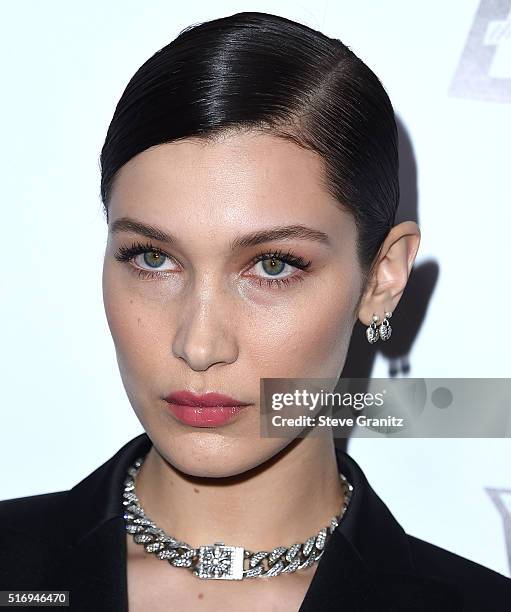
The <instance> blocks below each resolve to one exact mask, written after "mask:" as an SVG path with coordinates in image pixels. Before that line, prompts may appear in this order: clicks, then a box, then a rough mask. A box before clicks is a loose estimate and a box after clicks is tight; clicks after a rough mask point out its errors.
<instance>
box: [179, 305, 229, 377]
mask: <svg viewBox="0 0 511 612" xmlns="http://www.w3.org/2000/svg"><path fill="white" fill-rule="evenodd" d="M181 312H182V313H183V316H182V319H181V321H180V324H179V325H178V327H177V330H176V334H175V336H174V339H173V344H172V352H173V354H174V356H176V357H178V358H180V359H183V360H184V361H186V363H187V364H188V365H189V367H190V368H191V369H192V370H195V371H200V372H202V371H204V370H207V369H208V368H210V367H211V366H212V365H215V364H229V363H233V362H234V361H236V359H237V357H238V344H237V342H236V338H235V334H234V326H233V325H232V321H231V320H230V317H229V316H228V314H227V312H228V309H227V308H226V304H225V303H223V304H222V303H220V302H219V301H218V300H213V299H211V297H207V298H206V297H204V295H201V296H200V297H199V296H197V297H195V298H192V299H189V300H187V301H186V302H185V303H183V304H182V310H181Z"/></svg>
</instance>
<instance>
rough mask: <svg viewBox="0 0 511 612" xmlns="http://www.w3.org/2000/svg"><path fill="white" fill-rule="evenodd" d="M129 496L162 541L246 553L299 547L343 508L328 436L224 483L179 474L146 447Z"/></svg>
mask: <svg viewBox="0 0 511 612" xmlns="http://www.w3.org/2000/svg"><path fill="white" fill-rule="evenodd" d="M136 493H137V496H138V498H139V500H140V503H141V505H142V507H143V508H144V510H145V511H146V514H147V515H148V516H149V518H151V519H152V520H153V521H154V522H155V523H156V525H157V526H158V527H160V528H162V529H164V530H165V531H166V533H167V534H168V535H171V536H173V537H175V538H177V539H178V540H182V541H184V542H186V543H187V544H190V545H191V546H193V547H198V546H200V545H202V544H212V543H213V542H217V541H221V542H224V543H225V544H226V545H231V546H243V547H244V548H246V549H248V550H252V551H258V550H272V549H273V548H275V547H276V546H281V545H282V546H290V545H292V544H294V543H297V542H303V541H305V540H306V539H307V538H309V537H310V536H312V535H315V534H316V533H317V532H318V531H319V530H320V529H321V528H323V527H327V526H328V525H329V524H330V519H331V517H332V516H336V515H338V514H339V513H340V511H341V508H342V504H343V502H344V494H343V488H342V485H341V483H340V479H339V471H338V466H337V461H336V455H335V446H334V442H333V438H331V437H330V436H317V437H306V438H301V439H297V440H295V441H293V442H292V443H291V444H289V445H288V447H286V448H285V449H284V450H283V451H281V452H280V453H278V455H277V456H276V457H274V458H272V459H271V460H268V461H267V462H265V463H263V464H262V465H260V466H258V467H257V468H254V469H252V470H249V471H248V472H245V473H243V474H239V475H237V476H229V477H224V478H210V477H197V476H190V475H188V474H184V473H183V472H181V471H179V470H177V469H176V468H174V467H173V466H172V465H171V464H169V463H168V462H167V461H165V459H163V457H162V456H161V455H160V454H159V453H158V451H157V450H156V448H155V447H154V446H152V447H151V449H150V451H149V453H148V454H147V456H146V459H145V461H144V464H143V465H142V467H141V469H140V471H139V474H138V476H137V479H136Z"/></svg>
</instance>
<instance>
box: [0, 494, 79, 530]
mask: <svg viewBox="0 0 511 612" xmlns="http://www.w3.org/2000/svg"><path fill="white" fill-rule="evenodd" d="M68 494H69V491H53V492H51V493H41V494H39V495H28V496H26V497H14V498H12V499H4V500H1V501H0V524H1V525H2V529H3V530H5V529H7V530H11V531H17V532H23V533H26V532H27V531H33V530H37V529H44V530H46V529H52V528H56V529H58V526H59V524H62V517H63V511H64V508H65V503H66V500H67V496H68Z"/></svg>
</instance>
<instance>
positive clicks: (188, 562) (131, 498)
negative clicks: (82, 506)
mask: <svg viewBox="0 0 511 612" xmlns="http://www.w3.org/2000/svg"><path fill="white" fill-rule="evenodd" d="M143 462H144V458H143V457H141V458H139V459H137V460H136V461H135V463H134V464H133V465H132V466H131V467H130V468H129V469H128V475H127V477H126V479H125V481H124V492H123V502H122V503H123V505H124V521H125V527H126V531H127V532H128V533H131V534H132V535H133V539H134V541H135V542H136V543H137V544H142V545H143V546H144V548H145V550H146V552H148V553H153V554H155V555H156V556H157V557H158V558H159V559H161V560H167V561H168V562H169V563H170V564H171V565H174V566H176V567H186V568H188V569H189V570H191V571H192V573H193V574H194V575H195V576H198V577H199V578H207V579H213V580H242V579H243V578H264V577H268V576H278V575H279V574H281V573H282V574H284V573H291V572H295V571H297V570H301V569H305V568H307V567H310V566H311V565H313V564H314V563H316V562H317V561H319V559H320V558H321V557H322V555H323V553H324V551H325V547H326V544H327V542H328V541H329V539H330V536H331V535H332V533H333V532H334V530H335V529H336V527H337V526H338V525H339V522H340V521H341V519H342V517H343V516H344V513H345V512H346V509H347V507H348V505H349V502H350V500H351V496H352V491H353V487H352V485H351V484H350V483H349V482H348V480H347V479H346V477H345V476H344V474H339V477H340V479H341V484H342V486H343V489H344V503H343V507H342V509H341V513H340V514H339V515H337V516H334V517H332V518H331V520H330V525H329V526H328V527H324V528H323V529H321V530H320V531H319V532H318V533H317V534H316V535H314V536H311V537H310V538H308V539H307V540H306V541H305V542H303V543H297V544H293V545H292V546H290V547H285V546H277V547H276V548H274V549H273V550H272V551H269V552H266V551H260V552H251V551H249V550H245V549H244V548H243V547H242V546H226V545H224V543H223V542H215V543H214V544H212V545H211V544H208V545H204V546H200V547H199V548H193V547H192V546H190V545H189V544H186V542H182V541H179V540H176V539H175V538H173V537H172V536H169V535H167V533H166V532H165V531H164V530H163V529H161V528H159V527H157V526H156V525H155V523H154V522H153V521H152V520H151V519H150V518H149V517H148V516H147V515H146V513H145V511H144V510H143V508H142V507H141V505H140V502H139V500H138V497H137V495H136V493H135V479H136V476H137V474H138V472H139V470H140V468H141V466H142V464H143Z"/></svg>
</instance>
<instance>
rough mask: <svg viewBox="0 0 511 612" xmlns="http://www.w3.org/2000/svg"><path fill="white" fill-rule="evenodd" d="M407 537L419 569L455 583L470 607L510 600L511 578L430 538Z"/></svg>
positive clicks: (482, 606)
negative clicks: (437, 543)
mask: <svg viewBox="0 0 511 612" xmlns="http://www.w3.org/2000/svg"><path fill="white" fill-rule="evenodd" d="M407 537H408V541H409V543H410V548H411V551H412V556H413V560H414V562H415V565H416V567H417V569H418V570H419V571H420V573H422V574H427V575H429V576H434V577H437V578H441V579H443V580H447V581H449V582H453V583H455V584H456V586H458V588H459V589H460V590H461V592H462V593H463V596H464V598H465V601H466V603H467V605H468V606H469V607H468V608H467V609H468V610H472V609H474V610H483V609H486V608H487V606H488V603H489V602H494V603H495V604H497V603H502V604H503V605H504V604H505V605H506V606H508V605H509V602H511V578H508V577H507V576H504V575H503V574H500V573H499V572H496V571H494V570H492V569H490V568H489V567H486V566H484V565H480V564H479V563H476V562H475V561H472V560H470V559H467V558H466V557H462V556H460V555H457V554H456V553H453V552H451V551H449V550H446V549H445V548H441V547H440V546H436V545H435V544H432V543H431V542H426V541H424V540H421V539H420V538H417V537H415V536H412V535H409V534H407ZM470 606H473V607H470ZM478 606H479V607H478ZM495 609H496V610H497V609H498V610H500V609H501V608H495ZM502 609H508V608H507V607H506V608H502Z"/></svg>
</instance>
